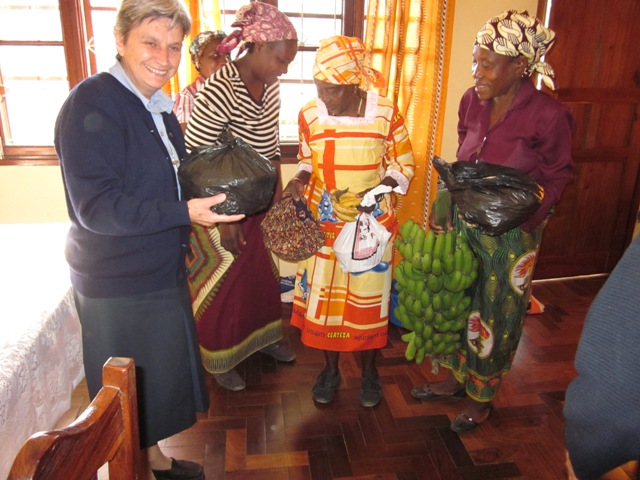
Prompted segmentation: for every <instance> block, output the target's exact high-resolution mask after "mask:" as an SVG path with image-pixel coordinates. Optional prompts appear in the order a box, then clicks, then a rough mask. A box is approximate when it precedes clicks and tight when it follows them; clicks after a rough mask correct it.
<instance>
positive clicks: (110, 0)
mask: <svg viewBox="0 0 640 480" xmlns="http://www.w3.org/2000/svg"><path fill="white" fill-rule="evenodd" d="M89 4H90V5H91V7H92V8H113V7H118V4H119V2H118V0H91V1H90V2H89Z"/></svg>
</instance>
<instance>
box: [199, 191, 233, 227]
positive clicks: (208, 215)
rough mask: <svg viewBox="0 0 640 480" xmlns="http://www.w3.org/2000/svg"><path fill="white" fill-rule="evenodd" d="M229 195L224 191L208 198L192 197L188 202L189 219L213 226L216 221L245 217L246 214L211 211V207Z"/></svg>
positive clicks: (223, 221) (205, 225) (226, 221)
mask: <svg viewBox="0 0 640 480" xmlns="http://www.w3.org/2000/svg"><path fill="white" fill-rule="evenodd" d="M226 199H227V196H226V195H225V194H224V193H219V194H218V195H213V196H212V197H206V198H192V199H191V200H189V201H188V202H187V208H188V209H189V220H191V223H197V224H198V225H202V226H203V227H211V226H212V225H215V224H216V223H228V222H237V221H239V220H242V219H243V218H244V215H221V214H219V213H214V212H212V211H211V207H213V206H214V205H218V204H219V203H222V202H224V201H225V200H226Z"/></svg>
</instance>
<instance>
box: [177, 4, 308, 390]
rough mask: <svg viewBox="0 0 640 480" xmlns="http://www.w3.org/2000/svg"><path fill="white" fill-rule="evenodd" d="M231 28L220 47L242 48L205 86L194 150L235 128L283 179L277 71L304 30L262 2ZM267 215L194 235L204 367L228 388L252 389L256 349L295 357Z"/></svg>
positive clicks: (193, 123)
mask: <svg viewBox="0 0 640 480" xmlns="http://www.w3.org/2000/svg"><path fill="white" fill-rule="evenodd" d="M232 27H234V28H235V27H238V30H235V31H234V32H232V33H231V34H230V35H229V36H228V37H227V38H226V39H224V40H223V41H222V43H221V45H220V46H219V47H218V50H219V51H221V52H223V53H228V52H230V51H231V50H233V49H234V48H235V47H236V46H239V47H240V51H239V54H238V57H237V58H236V60H234V61H233V62H230V63H227V64H226V65H225V66H224V67H222V68H221V69H220V70H218V71H217V72H216V73H214V74H213V75H212V76H211V77H210V78H209V79H208V80H207V81H206V82H205V85H204V87H203V88H202V90H200V92H199V94H198V96H197V98H196V102H195V106H194V110H193V113H192V115H191V118H190V119H189V123H188V126H187V131H186V143H187V148H188V149H190V150H191V149H194V148H195V147H198V146H200V145H210V144H214V143H216V141H217V140H218V137H219V136H220V133H221V132H222V131H223V130H224V129H225V128H228V129H229V131H230V132H231V133H232V134H233V135H234V136H236V137H239V138H241V139H242V140H244V141H245V142H247V143H248V144H250V145H251V146H252V147H253V148H254V149H255V150H256V151H257V152H258V153H260V154H262V155H264V156H265V157H266V158H268V159H270V160H271V161H272V162H273V163H274V165H275V166H276V169H277V170H278V177H279V176H280V175H279V171H280V165H279V163H280V162H279V160H280V147H279V143H278V121H279V118H278V117H279V110H280V88H279V84H278V77H279V76H280V75H282V74H284V73H286V72H287V67H288V65H289V63H291V62H292V61H293V59H294V58H295V55H296V53H297V47H298V43H297V34H296V31H295V29H294V28H293V25H292V24H291V22H290V21H289V19H288V18H287V17H286V16H285V15H284V14H283V13H281V12H280V11H279V10H278V9H276V8H275V7H273V6H271V5H269V4H266V3H258V2H256V3H251V4H250V5H246V6H244V7H242V8H240V9H239V10H238V12H237V16H236V21H235V23H233V25H232ZM242 53H244V55H242ZM278 191H279V188H278ZM263 218H264V213H261V214H258V215H252V216H249V217H248V218H246V219H245V220H244V221H242V222H238V223H234V224H228V225H227V226H228V228H220V229H216V228H212V229H208V230H201V229H200V236H202V235H207V236H208V237H209V238H208V239H206V240H205V241H202V242H197V238H198V235H196V236H194V238H196V243H197V244H195V245H192V249H191V251H192V253H193V255H192V258H190V259H189V260H190V265H189V267H190V276H191V278H190V280H191V287H192V295H193V296H194V310H195V318H196V326H197V331H198V340H199V342H200V351H201V354H202V358H203V362H204V366H205V368H206V370H207V371H209V372H210V373H212V374H214V376H215V378H216V380H217V381H218V383H219V384H220V385H221V386H223V387H225V388H227V389H229V390H241V389H242V388H244V387H245V382H244V380H243V379H242V378H241V377H240V375H239V374H238V373H237V372H236V371H235V367H236V365H238V364H239V363H240V362H241V361H242V360H244V359H245V358H247V357H248V356H249V355H251V354H252V353H254V352H256V351H262V352H264V353H266V354H268V355H271V356H272V357H274V358H276V359H277V360H280V361H287V362H289V361H293V359H294V358H295V354H294V353H293V352H292V351H291V350H290V348H289V347H287V346H286V345H284V344H281V343H279V341H280V340H281V338H282V319H281V316H282V314H281V303H280V285H279V273H278V270H277V267H276V265H275V264H274V262H273V260H272V257H271V254H270V252H269V251H268V250H267V249H266V247H265V245H264V240H263V237H262V231H261V230H260V223H261V222H262V219H263ZM196 228H197V227H196ZM201 238H202V237H201Z"/></svg>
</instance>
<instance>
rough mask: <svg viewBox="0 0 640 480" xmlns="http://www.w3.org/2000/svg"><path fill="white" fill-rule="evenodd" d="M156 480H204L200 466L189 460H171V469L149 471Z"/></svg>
mask: <svg viewBox="0 0 640 480" xmlns="http://www.w3.org/2000/svg"><path fill="white" fill-rule="evenodd" d="M151 471H152V472H153V475H154V476H155V477H156V480H204V471H203V470H202V465H200V464H198V463H196V462H190V461H189V460H176V459H175V458H172V459H171V469H169V470H153V469H152V470H151Z"/></svg>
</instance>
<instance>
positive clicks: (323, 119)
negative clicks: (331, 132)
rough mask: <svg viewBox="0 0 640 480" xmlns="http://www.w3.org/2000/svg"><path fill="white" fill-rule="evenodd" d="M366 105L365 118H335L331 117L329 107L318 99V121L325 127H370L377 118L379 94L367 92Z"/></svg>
mask: <svg viewBox="0 0 640 480" xmlns="http://www.w3.org/2000/svg"><path fill="white" fill-rule="evenodd" d="M365 105H366V106H365V109H364V117H334V116H332V115H329V111H328V110H327V106H326V105H325V104H324V102H323V101H322V100H320V99H319V98H318V100H317V108H318V120H319V121H320V123H322V124H324V125H368V124H370V123H372V122H373V121H374V120H375V118H376V110H377V107H378V94H377V93H376V92H367V102H366V104H365Z"/></svg>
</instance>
